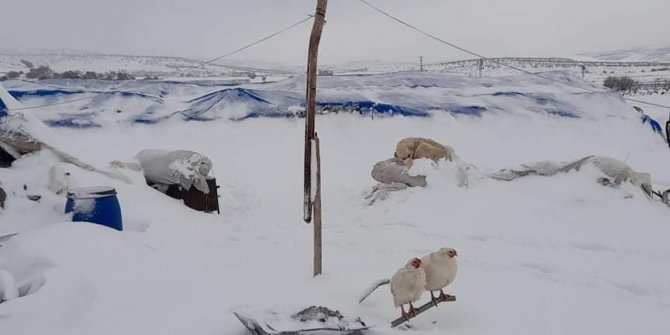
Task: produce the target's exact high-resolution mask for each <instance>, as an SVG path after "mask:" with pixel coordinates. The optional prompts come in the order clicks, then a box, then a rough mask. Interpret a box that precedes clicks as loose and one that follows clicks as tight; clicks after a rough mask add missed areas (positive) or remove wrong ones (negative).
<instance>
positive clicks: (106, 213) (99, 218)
mask: <svg viewBox="0 0 670 335" xmlns="http://www.w3.org/2000/svg"><path fill="white" fill-rule="evenodd" d="M69 212H74V214H73V215H72V221H86V222H93V223H97V224H101V225H103V226H107V227H109V228H114V229H116V230H123V222H122V220H121V206H119V200H118V199H117V198H116V190H115V189H114V188H113V187H109V186H94V187H82V188H73V189H71V190H70V191H69V192H67V202H66V203H65V213H69Z"/></svg>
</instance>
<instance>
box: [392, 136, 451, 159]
mask: <svg viewBox="0 0 670 335" xmlns="http://www.w3.org/2000/svg"><path fill="white" fill-rule="evenodd" d="M454 155H455V152H454V149H452V148H451V147H449V146H447V145H444V144H440V143H438V142H435V141H433V140H431V139H429V138H422V137H408V138H404V139H402V140H400V142H398V145H396V149H395V154H394V156H395V158H397V159H399V160H401V161H402V162H403V163H404V164H405V165H407V166H411V165H412V162H414V160H415V159H420V158H429V159H432V160H434V161H438V160H440V159H442V158H444V159H446V160H448V161H451V160H453V159H454Z"/></svg>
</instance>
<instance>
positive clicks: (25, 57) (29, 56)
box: [0, 49, 273, 78]
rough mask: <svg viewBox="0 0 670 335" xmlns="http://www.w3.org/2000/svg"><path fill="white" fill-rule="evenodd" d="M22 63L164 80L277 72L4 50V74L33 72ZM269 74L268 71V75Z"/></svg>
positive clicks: (0, 57)
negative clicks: (122, 72) (149, 76)
mask: <svg viewBox="0 0 670 335" xmlns="http://www.w3.org/2000/svg"><path fill="white" fill-rule="evenodd" d="M22 61H28V62H29V63H31V64H32V65H33V66H40V65H48V66H49V67H50V68H51V69H52V70H54V71H56V72H64V71H75V70H78V71H82V72H85V71H94V72H108V71H125V72H128V73H130V74H133V75H135V76H147V75H151V76H159V77H161V78H164V77H234V76H237V77H239V76H246V73H247V72H250V71H256V72H258V73H259V75H261V74H264V73H265V74H267V73H273V71H267V70H263V69H252V68H247V67H244V66H223V65H220V64H217V63H210V64H207V65H205V66H202V63H203V60H196V59H190V58H184V57H163V56H134V55H110V54H99V53H88V52H74V51H61V52H55V51H50V50H32V51H30V50H29V51H22V50H2V49H0V74H2V73H6V72H9V71H17V72H18V71H23V72H24V73H25V72H27V71H28V70H29V68H28V67H27V66H26V64H25V63H24V62H22ZM264 71H265V72H264Z"/></svg>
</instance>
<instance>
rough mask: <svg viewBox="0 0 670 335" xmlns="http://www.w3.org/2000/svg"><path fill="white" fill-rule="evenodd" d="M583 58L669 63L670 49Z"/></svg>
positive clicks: (632, 50) (637, 49)
mask: <svg viewBox="0 0 670 335" xmlns="http://www.w3.org/2000/svg"><path fill="white" fill-rule="evenodd" d="M584 56H587V57H591V58H594V59H598V60H604V61H618V62H670V47H664V48H635V49H624V50H613V51H604V52H594V53H587V54H584Z"/></svg>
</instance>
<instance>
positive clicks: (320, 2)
mask: <svg viewBox="0 0 670 335" xmlns="http://www.w3.org/2000/svg"><path fill="white" fill-rule="evenodd" d="M327 5H328V0H317V4H316V12H315V14H314V25H313V26H312V33H311V35H310V37H309V53H308V55H307V93H306V95H307V97H306V103H305V104H306V114H307V115H305V171H304V176H303V177H304V186H305V189H304V197H305V198H304V203H303V210H304V213H303V220H305V222H307V223H309V222H311V221H312V211H314V276H318V275H320V274H321V267H322V253H321V250H322V249H321V237H322V235H321V226H322V223H321V149H320V143H319V138H318V137H317V135H316V130H315V124H314V121H315V118H316V78H317V58H318V54H319V42H320V41H321V32H322V31H323V24H324V23H325V19H326V6H327ZM313 147H314V150H315V155H316V157H314V158H316V166H315V167H316V185H315V186H316V190H315V191H316V194H315V196H314V203H312V159H313V158H312V150H313ZM312 206H314V207H312Z"/></svg>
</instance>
